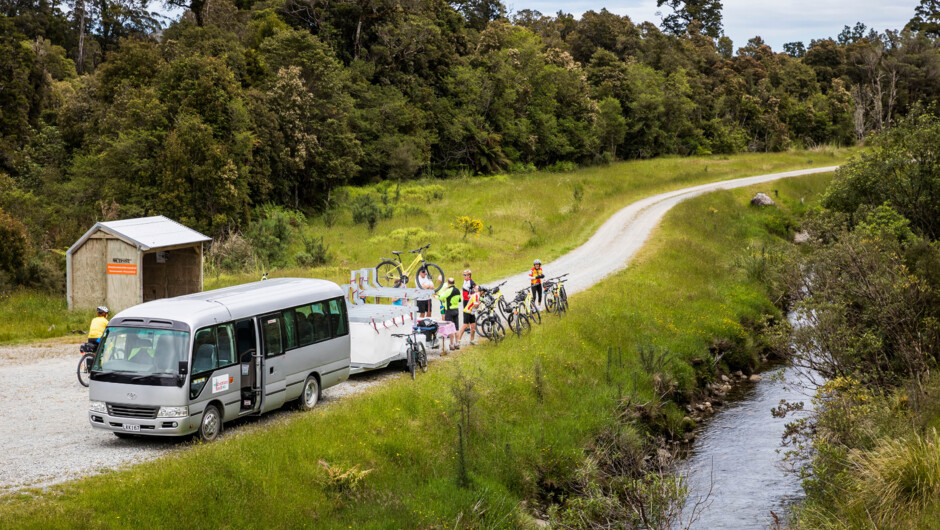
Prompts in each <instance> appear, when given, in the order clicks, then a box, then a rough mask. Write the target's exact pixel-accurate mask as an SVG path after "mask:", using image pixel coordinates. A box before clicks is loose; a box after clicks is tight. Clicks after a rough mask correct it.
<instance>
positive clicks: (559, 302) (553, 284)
mask: <svg viewBox="0 0 940 530" xmlns="http://www.w3.org/2000/svg"><path fill="white" fill-rule="evenodd" d="M565 276H568V275H567V274H562V275H561V276H556V277H554V278H550V279H548V280H546V281H544V282H543V283H542V290H543V291H544V292H543V295H544V296H545V311H547V312H549V313H555V314H556V315H558V316H562V315H564V313H565V312H566V311H567V310H568V293H567V292H566V291H565V282H566V281H567V280H565Z"/></svg>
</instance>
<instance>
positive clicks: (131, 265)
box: [105, 239, 141, 315]
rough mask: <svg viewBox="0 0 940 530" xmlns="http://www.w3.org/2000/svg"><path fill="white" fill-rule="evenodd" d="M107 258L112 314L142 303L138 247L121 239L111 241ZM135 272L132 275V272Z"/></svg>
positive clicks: (109, 306)
mask: <svg viewBox="0 0 940 530" xmlns="http://www.w3.org/2000/svg"><path fill="white" fill-rule="evenodd" d="M107 245H108V247H107V248H108V250H107V256H106V262H105V263H106V264H107V265H106V266H107V267H109V268H108V269H107V270H108V275H107V276H108V302H107V305H108V308H109V309H111V314H112V315H113V314H116V313H117V312H118V311H121V310H122V309H127V308H128V307H131V306H134V305H137V304H139V303H140V302H141V292H140V290H141V281H140V280H141V278H140V265H141V264H140V259H139V255H140V254H139V253H138V252H137V247H136V246H134V245H130V244H128V243H125V242H124V241H122V240H120V239H109V240H108V242H107ZM132 270H133V271H134V273H133V274H130V273H129V272H130V271H132Z"/></svg>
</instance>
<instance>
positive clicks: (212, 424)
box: [199, 405, 222, 442]
mask: <svg viewBox="0 0 940 530" xmlns="http://www.w3.org/2000/svg"><path fill="white" fill-rule="evenodd" d="M220 434H222V414H221V413H219V409H218V407H216V406H215V405H209V406H207V407H206V410H205V412H203V413H202V421H201V422H200V423H199V439H200V440H202V441H203V442H211V441H213V440H215V439H216V438H218V437H219V435H220Z"/></svg>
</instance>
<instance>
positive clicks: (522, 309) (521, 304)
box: [509, 291, 532, 337]
mask: <svg viewBox="0 0 940 530" xmlns="http://www.w3.org/2000/svg"><path fill="white" fill-rule="evenodd" d="M520 295H521V300H520V299H519V298H520ZM509 309H510V312H509V329H511V330H512V331H513V333H515V334H516V336H517V337H521V336H522V335H524V334H526V333H528V332H529V330H531V329H532V322H531V321H530V319H529V316H528V314H527V313H528V309H527V308H526V304H525V295H524V294H523V293H522V291H520V292H519V294H518V295H516V300H514V301H513V302H512V303H511V304H509Z"/></svg>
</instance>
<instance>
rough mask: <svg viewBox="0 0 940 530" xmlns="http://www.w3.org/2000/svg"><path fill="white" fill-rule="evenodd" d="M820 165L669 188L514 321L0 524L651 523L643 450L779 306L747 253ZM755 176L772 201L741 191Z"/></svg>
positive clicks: (37, 495) (648, 450)
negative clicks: (600, 256)
mask: <svg viewBox="0 0 940 530" xmlns="http://www.w3.org/2000/svg"><path fill="white" fill-rule="evenodd" d="M829 178H830V177H829V176H827V175H816V176H811V177H804V178H799V179H790V180H787V181H781V182H776V183H771V184H767V185H763V186H762V187H760V188H756V187H755V188H750V189H742V190H735V191H722V192H716V193H711V194H707V195H703V196H701V197H698V198H695V199H692V200H689V201H687V202H684V203H682V204H680V205H678V206H677V207H676V208H674V209H673V210H672V211H671V212H670V213H669V214H667V216H666V218H665V220H664V221H663V223H662V224H661V226H660V227H659V229H658V230H657V231H656V232H655V234H654V236H653V238H652V239H651V241H650V243H649V244H648V245H647V246H646V247H645V248H644V249H643V250H642V251H641V254H640V255H639V256H638V257H637V259H636V260H635V261H634V262H633V264H632V265H631V266H630V267H629V268H628V269H625V270H623V271H621V272H620V273H618V274H616V275H614V276H612V277H610V278H609V279H607V280H605V281H603V282H601V283H600V284H598V285H596V286H594V287H593V288H591V289H589V290H588V291H585V292H582V293H580V294H577V295H574V296H572V299H571V311H570V312H569V313H568V316H567V317H565V318H563V319H558V318H554V317H551V316H550V315H546V322H545V323H544V324H542V325H541V326H540V327H537V328H536V329H535V330H534V331H533V332H532V333H531V334H530V335H528V336H527V337H525V338H523V339H520V340H508V341H505V342H503V343H501V344H500V345H498V346H494V345H492V344H489V343H485V344H481V345H480V346H477V347H475V348H473V349H470V350H467V351H461V352H460V353H459V354H458V355H456V356H455V358H453V359H452V360H450V361H449V362H438V363H435V364H433V365H432V366H431V368H430V370H429V372H428V373H427V374H426V375H422V376H421V377H418V379H417V380H416V381H411V380H410V378H400V379H396V380H393V381H391V382H389V383H388V384H385V385H382V386H380V387H378V388H376V389H374V390H372V391H370V392H368V393H367V394H365V395H362V396H359V397H357V398H356V399H349V400H340V401H339V402H336V403H332V404H329V405H326V406H323V407H320V408H318V409H316V410H315V411H313V412H312V413H308V414H296V415H291V416H289V417H287V418H286V420H285V421H283V422H276V423H274V424H270V425H267V426H265V428H264V429H258V430H254V429H250V428H244V430H239V431H237V432H230V436H229V437H227V438H226V439H224V440H222V441H220V442H219V443H214V444H209V445H205V446H197V447H193V448H191V449H190V450H187V451H185V452H181V453H179V454H176V455H172V456H169V457H166V458H161V459H160V460H159V461H155V462H150V463H146V464H142V465H139V466H134V467H132V468H129V469H126V470H122V471H117V472H113V473H107V474H104V475H101V476H96V477H91V478H88V479H84V480H80V481H75V482H72V483H68V484H64V485H60V486H55V487H52V488H50V489H49V490H48V491H44V492H42V491H34V492H23V493H19V494H15V495H10V496H7V497H6V498H5V499H4V502H3V504H2V505H0V525H2V526H4V527H34V528H39V527H42V528H50V527H52V528H58V527H66V526H76V525H80V526H98V527H127V526H137V525H146V526H148V527H160V526H178V525H179V524H180V521H186V524H187V525H191V526H218V525H220V524H225V525H228V526H233V527H243V526H244V527H247V526H266V525H269V524H270V523H271V516H272V514H277V515H276V517H277V521H278V524H279V525H283V526H288V527H300V526H303V525H313V526H318V527H333V528H340V527H344V528H345V527H348V526H354V527H357V528H361V527H399V528H404V527H415V526H421V527H430V528H453V527H455V526H456V527H467V528H471V527H472V528H476V527H502V526H522V527H525V526H532V525H534V524H535V521H534V519H533V517H539V518H542V519H548V520H551V521H552V522H554V523H557V524H562V525H578V526H587V525H589V524H592V523H593V522H602V521H604V520H606V519H607V518H615V519H616V520H622V521H625V522H628V523H629V524H635V525H638V526H650V525H652V526H656V527H663V526H667V525H668V524H669V523H670V522H671V521H674V508H675V506H677V505H678V504H679V501H680V499H681V498H682V497H683V493H684V488H683V485H682V482H681V480H680V479H679V478H677V477H670V476H668V474H663V473H662V468H661V466H660V465H659V464H658V462H659V461H660V459H659V457H660V455H661V454H662V452H663V451H665V452H666V453H667V454H668V453H669V452H671V449H672V448H673V447H674V444H673V443H672V442H673V441H678V440H681V439H682V437H683V435H684V434H685V433H686V432H687V431H688V430H689V429H691V428H692V427H693V424H694V422H693V421H692V420H691V419H689V418H688V417H687V413H686V412H685V410H684V407H685V405H687V404H690V403H693V402H694V401H695V400H696V398H697V396H698V395H699V392H700V389H701V388H702V386H703V385H704V384H705V383H708V382H711V381H713V380H714V379H715V378H716V377H717V375H718V374H719V373H730V372H731V371H733V370H739V369H740V370H744V371H746V372H748V371H750V370H751V369H752V368H754V367H755V366H756V365H757V362H758V355H759V353H760V352H761V351H762V348H763V345H762V344H761V343H760V342H759V340H757V339H755V337H756V336H757V335H756V333H755V332H756V330H758V329H760V328H762V326H763V324H762V323H763V322H764V321H765V319H766V318H767V317H768V316H769V317H770V318H771V319H774V318H779V312H778V310H777V309H776V308H775V307H774V306H773V304H772V303H771V301H770V299H769V297H768V295H767V291H766V290H765V289H764V286H763V284H762V282H761V275H762V274H763V272H764V271H765V269H766V267H765V266H764V265H763V264H762V261H761V255H762V252H769V251H774V250H775V249H779V248H786V247H787V246H788V245H789V244H790V243H789V241H790V240H791V238H792V235H793V227H794V226H795V224H796V223H795V219H796V217H797V216H798V215H800V214H801V212H803V211H804V210H805V208H806V206H805V205H806V204H807V203H808V202H809V201H811V200H812V199H813V197H814V196H815V194H816V193H817V192H818V191H820V190H822V189H824V188H825V186H826V184H827V183H828V180H829ZM771 189H776V190H777V191H778V195H775V199H776V200H777V202H778V205H779V206H778V207H770V208H756V207H752V206H749V204H748V201H749V199H750V198H751V197H752V196H753V195H754V193H755V192H756V191H765V192H770V191H771ZM459 237H460V236H457V238H458V239H459ZM259 502H260V503H261V506H263V509H259ZM640 506H643V507H649V506H656V507H657V509H655V510H653V511H646V512H645V513H644V512H642V511H641V510H640V509H639V507H640ZM670 514H671V515H670Z"/></svg>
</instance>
